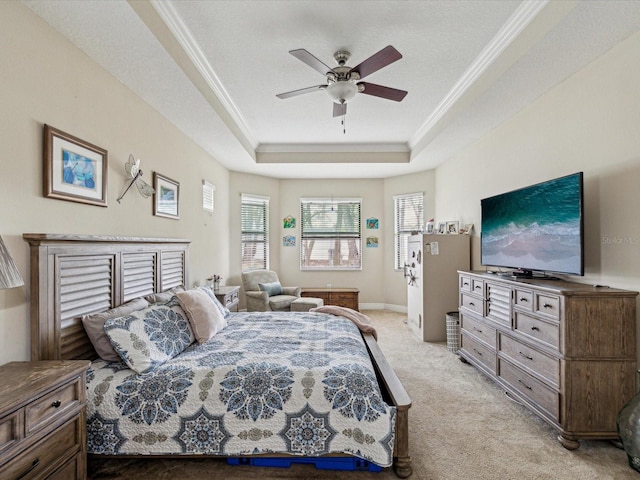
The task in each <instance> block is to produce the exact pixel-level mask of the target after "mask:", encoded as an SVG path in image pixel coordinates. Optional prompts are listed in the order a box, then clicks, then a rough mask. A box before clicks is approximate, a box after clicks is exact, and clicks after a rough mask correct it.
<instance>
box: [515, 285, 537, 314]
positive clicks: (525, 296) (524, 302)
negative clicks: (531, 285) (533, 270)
mask: <svg viewBox="0 0 640 480" xmlns="http://www.w3.org/2000/svg"><path fill="white" fill-rule="evenodd" d="M513 305H514V306H515V307H518V308H520V309H521V310H527V311H529V312H532V311H533V292H532V291H531V290H523V289H521V288H514V289H513Z"/></svg>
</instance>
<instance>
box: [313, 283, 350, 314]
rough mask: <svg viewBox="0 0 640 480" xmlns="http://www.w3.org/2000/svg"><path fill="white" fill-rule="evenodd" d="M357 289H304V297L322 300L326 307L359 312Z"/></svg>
mask: <svg viewBox="0 0 640 480" xmlns="http://www.w3.org/2000/svg"><path fill="white" fill-rule="evenodd" d="M359 293H360V291H359V290H358V289H357V288H303V289H302V293H301V295H302V296H303V297H316V298H321V299H322V300H323V301H324V304H325V305H338V306H339V307H347V308H350V309H352V310H356V311H358V302H359V301H358V294H359Z"/></svg>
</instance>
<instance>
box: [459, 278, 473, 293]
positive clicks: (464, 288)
mask: <svg viewBox="0 0 640 480" xmlns="http://www.w3.org/2000/svg"><path fill="white" fill-rule="evenodd" d="M472 289H473V287H472V286H471V277H467V276H466V275H460V291H461V292H470V291H472Z"/></svg>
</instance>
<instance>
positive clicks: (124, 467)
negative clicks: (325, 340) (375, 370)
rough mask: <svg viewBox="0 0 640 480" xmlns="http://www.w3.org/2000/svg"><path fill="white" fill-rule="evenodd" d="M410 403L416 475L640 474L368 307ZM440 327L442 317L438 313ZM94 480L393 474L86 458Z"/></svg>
mask: <svg viewBox="0 0 640 480" xmlns="http://www.w3.org/2000/svg"><path fill="white" fill-rule="evenodd" d="M363 313H365V314H367V315H368V316H369V317H370V318H371V320H372V321H373V323H374V325H375V328H376V330H377V331H378V339H379V340H378V343H379V344H380V347H381V348H382V350H383V351H384V354H385V356H386V357H387V359H388V360H389V362H390V363H391V365H392V366H393V368H394V370H395V371H396V374H397V375H398V377H399V378H400V380H401V381H402V383H403V385H404V387H405V388H406V390H407V392H408V393H409V396H410V397H411V400H412V407H411V410H410V414H409V439H410V440H409V441H410V444H409V445H410V453H411V457H412V459H413V475H412V476H411V477H410V478H411V479H413V480H454V479H455V480H458V479H470V480H485V479H486V480H495V479H500V480H542V479H544V480H623V479H636V480H637V479H640V476H639V475H638V473H636V472H635V471H634V470H632V469H631V468H630V467H629V466H628V463H627V457H626V454H625V452H624V450H621V449H619V448H616V447H615V446H614V445H613V444H612V443H611V442H609V441H595V440H594V441H581V442H580V443H581V446H580V448H579V449H578V450H574V451H569V450H566V449H565V448H563V447H562V446H561V445H560V443H559V442H558V441H557V440H556V432H555V430H553V429H552V428H551V427H549V426H548V425H547V424H546V423H545V422H543V421H542V420H540V419H539V418H537V417H536V416H535V415H533V414H532V413H530V412H529V411H527V410H526V409H525V408H524V407H522V406H520V405H518V404H517V403H515V402H513V401H512V400H510V399H509V398H508V397H507V396H505V395H504V393H503V391H501V390H500V389H499V388H498V387H497V386H495V385H494V384H493V383H492V382H491V381H490V380H488V379H486V378H485V377H484V376H483V375H482V374H480V373H479V372H478V371H477V370H476V369H475V368H474V367H472V366H471V365H469V364H464V363H462V362H460V360H459V359H458V357H457V355H455V354H453V353H451V352H449V351H448V350H447V348H446V344H445V343H424V342H421V341H420V340H419V339H418V338H416V337H415V336H414V335H413V334H412V333H411V332H410V331H409V330H408V327H407V326H406V323H405V321H406V315H405V314H401V313H395V312H390V311H386V310H368V311H365V312H363ZM442 321H443V323H444V322H445V319H444V318H443V319H442ZM88 465H89V479H90V480H107V479H109V480H116V479H136V480H138V479H139V480H165V479H166V480H178V479H179V480H191V479H212V478H216V479H252V478H261V479H265V480H271V479H333V480H352V479H354V480H355V479H360V480H364V479H367V480H369V479H371V480H388V479H396V478H398V477H396V475H395V474H394V473H393V471H392V470H391V469H384V470H383V471H382V472H379V473H372V472H345V471H331V470H317V469H316V468H315V467H314V466H313V465H303V464H293V465H292V466H291V468H286V469H281V468H271V467H245V466H229V465H227V464H226V463H225V462H224V461H223V460H217V459H185V460H180V459H170V460H161V459H149V460H138V459H95V458H91V459H89V464H88Z"/></svg>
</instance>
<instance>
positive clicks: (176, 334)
mask: <svg viewBox="0 0 640 480" xmlns="http://www.w3.org/2000/svg"><path fill="white" fill-rule="evenodd" d="M104 331H105V333H106V334H107V337H109V340H110V341H111V345H112V346H113V349H114V350H115V351H116V352H117V353H118V355H120V357H122V359H123V360H124V361H125V363H126V364H127V365H128V366H129V368H130V369H131V370H134V371H136V372H138V373H141V374H142V373H147V372H150V371H151V370H153V369H154V368H156V367H158V366H159V365H162V364H163V363H164V362H166V361H167V360H169V359H170V358H173V357H175V356H176V355H178V354H179V353H181V352H182V351H183V350H184V349H185V348H187V347H188V346H189V345H191V344H192V343H193V341H194V339H195V338H194V336H193V331H192V330H191V327H190V326H189V320H188V319H187V314H186V313H185V311H184V310H183V309H182V307H181V306H180V304H179V303H178V299H177V298H176V299H172V300H170V301H169V302H168V303H165V304H155V305H151V306H150V307H148V308H145V309H144V310H139V311H137V312H133V313H131V314H130V315H126V316H124V317H118V318H110V319H109V320H107V321H106V322H105V323H104Z"/></svg>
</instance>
